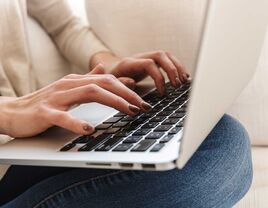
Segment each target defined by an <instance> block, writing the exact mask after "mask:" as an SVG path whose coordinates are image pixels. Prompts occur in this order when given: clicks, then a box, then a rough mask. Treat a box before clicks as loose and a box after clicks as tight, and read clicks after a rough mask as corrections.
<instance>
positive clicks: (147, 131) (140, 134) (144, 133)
mask: <svg viewBox="0 0 268 208" xmlns="http://www.w3.org/2000/svg"><path fill="white" fill-rule="evenodd" d="M150 131H151V129H138V130H137V131H135V132H134V133H133V134H132V135H133V136H142V135H146V134H148V133H149V132H150Z"/></svg>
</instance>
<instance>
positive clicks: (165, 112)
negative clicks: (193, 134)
mask: <svg viewBox="0 0 268 208" xmlns="http://www.w3.org/2000/svg"><path fill="white" fill-rule="evenodd" d="M172 113H173V111H161V112H160V113H158V114H157V115H158V116H169V115H170V114H172Z"/></svg>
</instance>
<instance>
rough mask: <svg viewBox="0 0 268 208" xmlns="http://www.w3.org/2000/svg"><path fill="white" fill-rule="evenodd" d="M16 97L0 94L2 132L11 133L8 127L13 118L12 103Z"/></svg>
mask: <svg viewBox="0 0 268 208" xmlns="http://www.w3.org/2000/svg"><path fill="white" fill-rule="evenodd" d="M14 99H15V98H13V97H2V96H0V134H7V135H8V134H9V133H8V127H9V126H10V120H11V110H10V103H11V101H12V100H14Z"/></svg>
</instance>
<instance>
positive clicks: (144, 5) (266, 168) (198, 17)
mask: <svg viewBox="0 0 268 208" xmlns="http://www.w3.org/2000/svg"><path fill="white" fill-rule="evenodd" d="M167 2H168V3H167ZM70 3H71V4H72V5H73V6H75V7H74V8H75V9H77V10H76V13H77V14H84V13H83V12H82V11H81V9H83V8H82V7H79V6H77V4H82V1H81V0H80V1H70ZM205 8H206V0H204V1H200V0H191V2H189V1H188V0H180V1H178V0H169V1H162V0H146V1H144V0H135V1H132V0H124V1H117V0H113V1H106V0H87V1H86V11H87V14H88V18H89V20H90V25H91V27H92V28H93V30H94V32H95V33H96V35H97V36H98V37H100V39H101V40H102V41H103V42H104V44H106V45H107V46H108V47H110V48H111V49H112V50H113V51H114V52H115V53H116V54H118V55H121V56H126V55H131V54H134V53H136V52H141V51H148V50H157V49H163V50H168V51H172V52H173V53H175V55H176V56H178V57H179V58H180V60H181V61H182V63H183V64H184V65H185V66H186V67H187V69H188V70H189V72H190V73H191V74H194V66H193V61H192V60H194V57H195V56H196V51H197V48H198V41H199V39H200V32H201V29H202V23H203V20H204V15H205ZM167 11H168V12H167ZM83 18H84V19H85V17H83ZM29 32H30V33H31V34H32V37H33V39H34V41H38V42H39V43H40V44H39V46H38V47H42V48H47V49H48V51H47V52H46V53H42V54H40V56H39V57H37V58H44V59H46V60H50V62H48V63H49V64H50V65H49V67H50V68H61V69H62V74H58V75H57V76H59V77H60V76H62V75H64V73H68V72H69V71H68V72H66V71H64V70H66V68H68V67H66V66H67V65H68V63H67V61H66V60H65V59H64V58H63V57H61V55H60V54H59V53H58V52H57V49H56V48H54V45H53V44H52V42H51V40H50V39H49V37H48V36H46V34H45V33H43V31H42V30H41V29H40V26H39V25H38V24H37V23H36V22H34V20H32V19H29ZM34 41H33V42H34ZM32 47H33V48H32V50H33V51H34V53H35V52H38V51H40V50H38V47H37V48H36V46H35V45H32ZM42 51H46V50H42ZM35 54H36V55H37V56H38V53H35ZM55 57H57V61H56V59H55ZM53 60H54V61H53ZM46 67H47V66H46ZM58 71H61V70H58ZM70 71H71V69H70ZM56 78H57V77H54V78H53V79H56ZM266 83H268V41H266V43H265V44H264V50H263V52H262V55H261V58H260V62H259V65H258V67H257V72H256V74H255V76H254V77H253V78H252V81H251V82H250V84H249V86H248V87H247V88H246V89H245V90H244V92H242V94H241V96H240V97H239V98H238V99H237V100H236V101H235V102H234V104H233V106H231V108H230V110H229V112H228V113H230V114H232V115H233V116H235V117H237V118H238V119H239V120H240V121H241V122H242V123H243V124H244V125H245V126H246V128H247V129H248V131H249V134H250V137H251V141H252V157H253V166H254V178H253V184H252V187H251V189H250V191H249V192H248V193H247V195H246V196H245V197H244V198H243V199H242V200H241V201H240V202H239V203H238V204H237V205H236V206H235V207H236V208H264V207H267V204H268V197H267V196H268V148H267V147H266V145H268V128H266V126H265V124H268V123H267V122H268V115H266V114H268V110H266V109H265V106H268V105H266V102H268V94H267V93H268V92H267V93H266V89H265V88H266ZM44 84H46V83H44ZM3 170H4V168H2V170H1V167H0V173H1V171H3ZM0 175H1V174H0Z"/></svg>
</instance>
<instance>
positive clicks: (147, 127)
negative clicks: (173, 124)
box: [141, 122, 158, 129]
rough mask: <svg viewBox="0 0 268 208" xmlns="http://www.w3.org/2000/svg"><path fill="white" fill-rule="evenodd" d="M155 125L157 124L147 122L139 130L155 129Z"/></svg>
mask: <svg viewBox="0 0 268 208" xmlns="http://www.w3.org/2000/svg"><path fill="white" fill-rule="evenodd" d="M157 125H158V123H155V122H153V123H151V122H149V123H146V124H144V125H143V126H141V128H145V129H152V128H154V127H156V126H157Z"/></svg>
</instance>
